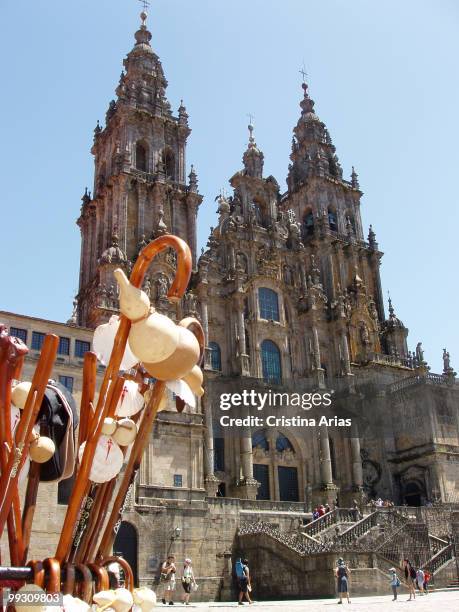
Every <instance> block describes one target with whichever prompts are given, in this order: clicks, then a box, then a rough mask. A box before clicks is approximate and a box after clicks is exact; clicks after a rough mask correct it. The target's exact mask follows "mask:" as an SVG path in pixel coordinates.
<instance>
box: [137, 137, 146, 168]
mask: <svg viewBox="0 0 459 612" xmlns="http://www.w3.org/2000/svg"><path fill="white" fill-rule="evenodd" d="M135 167H136V168H137V170H141V171H142V172H146V171H147V149H146V148H145V146H144V145H143V144H142V143H141V142H138V143H137V144H136V145H135Z"/></svg>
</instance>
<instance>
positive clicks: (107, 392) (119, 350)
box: [55, 235, 192, 563]
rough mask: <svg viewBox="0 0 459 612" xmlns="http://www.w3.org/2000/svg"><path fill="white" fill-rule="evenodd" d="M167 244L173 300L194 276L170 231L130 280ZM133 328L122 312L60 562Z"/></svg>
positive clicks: (145, 252) (136, 280)
mask: <svg viewBox="0 0 459 612" xmlns="http://www.w3.org/2000/svg"><path fill="white" fill-rule="evenodd" d="M168 248H173V249H174V250H175V251H176V253H177V271H176V276H175V278H174V282H173V283H172V285H171V287H170V289H169V292H168V298H169V300H172V301H178V300H179V299H180V298H181V297H182V295H183V294H184V293H185V291H186V287H187V285H188V282H189V280H190V276H191V263H192V262H191V252H190V249H189V247H188V245H187V244H186V242H184V241H183V240H182V239H181V238H177V237H176V236H171V235H166V236H161V237H160V238H157V239H156V240H153V242H150V244H148V245H147V246H146V247H144V248H143V249H142V251H141V253H140V255H139V257H138V258H137V261H136V263H135V265H134V269H133V271H132V274H131V279H130V281H131V283H132V284H133V285H134V286H135V287H140V286H141V284H142V281H143V278H144V276H145V273H146V271H147V270H148V267H149V266H150V264H151V262H152V260H153V259H154V257H156V255H158V253H161V252H162V251H165V250H166V249H168ZM130 329H131V322H130V320H129V319H127V318H126V317H125V316H124V315H122V316H121V317H120V325H119V328H118V332H117V334H116V336H115V340H114V343H113V349H112V354H111V356H110V361H109V363H108V366H107V369H106V371H105V376H104V380H103V382H102V386H101V390H100V393H99V399H98V402H97V408H96V411H95V416H94V419H93V430H94V431H93V432H92V433H91V432H90V433H89V437H88V440H87V442H86V445H85V449H84V453H83V457H82V460H81V465H80V468H79V470H78V474H77V477H76V480H75V485H74V487H73V491H72V496H71V500H70V503H69V505H68V507H67V512H66V515H65V519H64V525H63V527H62V531H61V536H60V539H59V543H58V545H57V550H56V555H55V557H56V559H58V561H60V562H61V563H62V562H63V561H64V560H66V558H67V557H68V554H69V552H70V547H71V542H72V534H73V530H74V527H75V524H76V521H77V517H78V513H79V510H80V508H81V504H82V501H83V498H84V495H85V491H86V490H87V487H88V482H89V473H90V470H91V464H92V461H93V459H94V453H95V450H96V446H97V442H98V441H99V437H100V434H101V431H102V426H103V423H104V419H105V418H106V416H107V414H108V407H109V403H110V399H111V395H112V393H113V389H114V385H113V384H112V385H110V386H109V383H110V382H113V381H114V380H115V379H116V378H117V376H118V372H119V369H120V365H121V361H122V358H123V355H124V350H125V348H126V343H127V339H128V336H129V331H130Z"/></svg>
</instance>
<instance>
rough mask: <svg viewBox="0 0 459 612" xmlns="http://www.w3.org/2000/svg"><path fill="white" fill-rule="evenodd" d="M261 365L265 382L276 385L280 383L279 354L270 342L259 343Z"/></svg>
mask: <svg viewBox="0 0 459 612" xmlns="http://www.w3.org/2000/svg"><path fill="white" fill-rule="evenodd" d="M261 365H262V369H263V380H264V381H265V382H269V383H274V384H276V385H279V384H280V383H281V382H282V366H281V354H280V350H279V349H278V347H277V345H276V344H274V342H273V341H272V340H263V342H262V343H261Z"/></svg>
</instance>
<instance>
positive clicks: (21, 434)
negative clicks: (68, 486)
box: [0, 334, 59, 537]
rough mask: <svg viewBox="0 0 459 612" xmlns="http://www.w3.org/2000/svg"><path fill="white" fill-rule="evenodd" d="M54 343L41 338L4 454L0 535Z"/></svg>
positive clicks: (51, 338) (50, 338)
mask: <svg viewBox="0 0 459 612" xmlns="http://www.w3.org/2000/svg"><path fill="white" fill-rule="evenodd" d="M58 345H59V338H58V336H55V335H54V334H50V335H47V336H46V337H45V341H44V342H43V348H42V351H41V354H40V359H39V361H38V364H37V367H36V370H35V373H34V376H33V380H32V386H31V388H30V391H29V394H28V395H27V400H26V403H25V406H24V409H23V411H22V415H21V419H20V421H19V423H18V426H17V429H16V433H15V438H14V441H13V445H12V448H11V452H10V453H9V455H8V464H7V466H6V469H5V470H4V471H2V477H1V481H0V537H1V535H2V533H3V529H4V526H5V521H6V518H7V516H8V513H9V511H10V508H11V503H12V499H13V497H14V495H15V493H14V491H15V488H16V489H17V482H18V478H19V473H20V471H21V468H22V466H23V465H24V462H25V460H26V457H27V452H28V449H29V444H30V442H31V440H32V437H33V426H34V425H35V421H36V420H37V416H38V412H39V410H40V407H41V402H42V400H43V395H44V393H45V389H46V385H47V383H48V379H49V377H50V375H51V371H52V369H53V364H54V360H55V358H56V353H57V347H58Z"/></svg>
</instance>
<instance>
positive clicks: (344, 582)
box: [336, 557, 351, 604]
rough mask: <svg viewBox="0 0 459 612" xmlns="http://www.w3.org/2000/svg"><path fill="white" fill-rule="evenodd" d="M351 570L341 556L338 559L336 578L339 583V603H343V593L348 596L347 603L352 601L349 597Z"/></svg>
mask: <svg viewBox="0 0 459 612" xmlns="http://www.w3.org/2000/svg"><path fill="white" fill-rule="evenodd" d="M350 573H351V572H350V570H349V568H348V567H347V566H346V564H345V563H344V559H342V558H341V557H340V558H339V559H338V567H337V568H336V578H337V583H338V595H339V601H338V603H339V604H342V603H343V595H345V596H346V598H347V603H351V600H350V598H349V578H350Z"/></svg>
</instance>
